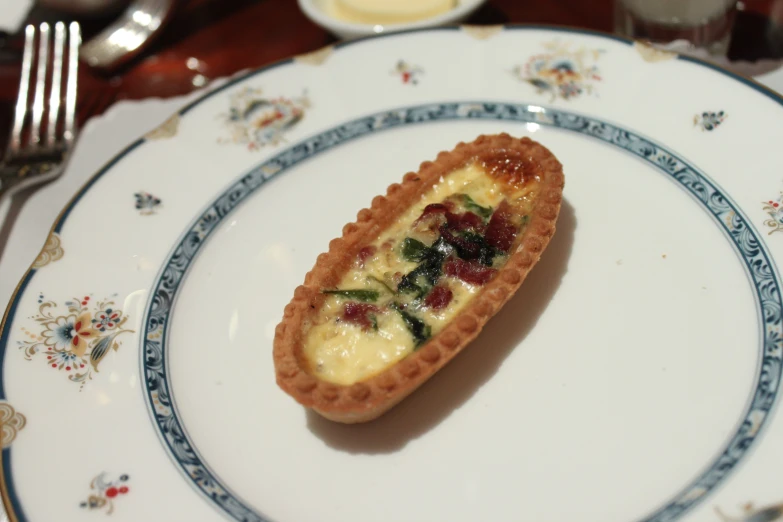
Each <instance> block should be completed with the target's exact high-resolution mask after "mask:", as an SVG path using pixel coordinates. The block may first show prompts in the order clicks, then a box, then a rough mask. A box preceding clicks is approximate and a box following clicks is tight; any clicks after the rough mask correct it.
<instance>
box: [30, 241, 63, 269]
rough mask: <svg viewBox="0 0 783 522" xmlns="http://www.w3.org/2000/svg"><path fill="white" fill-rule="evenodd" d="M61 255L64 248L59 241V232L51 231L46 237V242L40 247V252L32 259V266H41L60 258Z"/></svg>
mask: <svg viewBox="0 0 783 522" xmlns="http://www.w3.org/2000/svg"><path fill="white" fill-rule="evenodd" d="M63 255H65V250H64V249H63V246H62V242H61V241H60V234H58V233H57V232H52V233H51V234H49V237H47V238H46V243H45V244H44V246H43V248H42V249H41V253H40V254H38V257H36V258H35V261H33V268H36V269H37V268H43V267H45V266H46V265H48V264H49V263H53V262H55V261H58V260H60V259H62V257H63Z"/></svg>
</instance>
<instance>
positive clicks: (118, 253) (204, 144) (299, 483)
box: [0, 27, 783, 522]
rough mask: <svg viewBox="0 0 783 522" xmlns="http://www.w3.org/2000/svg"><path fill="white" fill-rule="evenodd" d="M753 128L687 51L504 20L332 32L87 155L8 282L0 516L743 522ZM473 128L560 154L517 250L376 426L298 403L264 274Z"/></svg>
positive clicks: (767, 499) (753, 361) (771, 345)
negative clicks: (496, 285) (501, 296)
mask: <svg viewBox="0 0 783 522" xmlns="http://www.w3.org/2000/svg"><path fill="white" fill-rule="evenodd" d="M401 61H402V62H404V63H402V64H400V62H401ZM705 113H706V114H705ZM781 116H783V110H782V109H781V99H780V98H779V97H778V96H777V95H774V94H772V93H770V92H768V91H765V90H764V89H763V88H761V87H758V86H756V85H755V84H752V83H750V82H749V81H747V80H743V79H741V78H738V77H732V76H731V75H729V74H727V73H725V72H722V71H721V70H717V69H715V68H712V67H710V66H707V65H703V64H701V63H698V62H696V61H694V60H691V59H687V58H678V57H676V56H674V55H666V54H660V53H655V52H651V51H650V50H649V49H646V48H644V47H640V46H638V45H636V46H634V45H631V44H629V43H628V42H626V41H624V40H618V39H615V38H612V37H608V36H601V35H596V34H591V33H583V32H579V31H568V30H563V29H545V28H531V27H508V28H505V29H501V28H483V29H480V30H479V29H476V28H446V29H441V30H429V31H421V32H412V33H407V34H396V35H390V36H387V37H383V38H378V39H370V40H364V41H361V42H356V43H351V44H340V45H338V48H337V49H327V50H323V51H320V52H317V53H314V54H311V55H308V56H304V57H298V58H296V59H293V60H291V61H288V62H283V63H281V64H277V65H275V66H272V67H269V68H266V69H264V70H262V71H259V72H256V73H253V74H250V75H248V76H246V77H244V78H241V79H239V80H236V81H233V82H229V83H228V84H226V85H225V86H223V87H222V88H221V89H219V90H218V91H216V92H214V93H210V94H209V95H207V96H206V97H204V98H202V99H201V100H199V101H197V102H196V103H194V104H192V105H190V106H188V107H186V108H185V109H184V110H182V111H180V113H179V114H177V115H175V116H173V117H172V118H171V119H170V120H169V121H168V122H167V123H166V124H165V125H163V126H162V127H161V128H160V129H158V130H157V131H155V132H153V133H151V134H149V135H147V136H146V137H144V138H142V139H140V140H139V141H137V142H135V143H134V144H132V145H131V146H130V147H129V148H128V149H126V150H125V151H124V152H123V153H122V154H121V155H120V156H119V157H118V158H116V159H115V160H114V161H112V162H111V163H110V164H109V165H107V166H106V167H105V168H104V169H102V170H101V171H100V172H99V173H98V174H97V175H96V176H95V177H94V178H93V179H92V180H91V181H90V182H89V183H88V184H87V185H86V186H85V187H84V188H83V189H82V190H81V191H80V192H79V193H78V194H77V195H76V197H75V198H74V200H73V201H72V202H71V203H70V204H69V205H68V206H67V207H66V209H65V210H64V212H63V213H62V215H61V216H60V218H59V219H58V221H57V223H56V224H55V225H54V227H53V232H52V234H51V236H50V239H49V242H48V244H47V246H46V247H45V248H44V250H43V251H42V253H41V256H40V257H39V259H38V260H37V261H36V264H35V265H34V267H33V268H32V269H31V271H30V272H29V273H28V274H27V275H26V276H25V278H24V279H23V281H22V282H21V284H20V287H19V289H18V291H17V292H16V294H15V296H14V298H13V300H12V302H11V304H10V306H9V308H8V311H7V314H6V318H5V321H4V326H3V330H2V336H1V337H0V347H2V354H3V371H2V393H3V395H2V398H3V402H2V403H0V419H2V422H3V426H2V427H3V430H2V442H3V447H4V449H3V451H2V471H3V473H2V484H0V486H2V494H3V500H4V503H5V506H6V508H7V509H8V510H9V512H10V514H11V517H12V519H16V520H31V521H49V520H92V519H94V518H95V517H96V516H98V517H100V516H101V514H99V513H95V512H96V511H102V512H104V513H110V514H111V517H112V518H113V519H114V520H127V521H135V520H161V521H172V520H177V521H178V520H183V521H184V520H188V521H192V520H220V519H221V518H228V519H236V520H275V521H280V522H291V521H295V522H302V521H319V522H321V521H323V522H327V521H386V520H389V521H399V520H405V521H438V520H449V521H461V520H525V521H528V520H529V521H536V522H543V521H550V520H551V521H558V522H561V521H563V520H580V521H605V520H645V521H663V520H675V519H683V520H685V519H687V520H703V521H711V520H721V515H720V514H719V513H718V512H716V509H721V510H722V511H723V512H724V513H725V514H726V515H727V516H733V517H736V518H737V519H739V520H748V521H750V520H753V521H755V520H775V517H780V516H781V513H783V511H781V509H783V508H781V507H770V506H774V505H776V503H777V504H779V503H781V502H783V493H781V491H780V488H779V484H780V481H779V469H780V467H781V465H783V448H781V446H780V445H779V444H777V443H776V441H777V440H780V438H781V436H783V422H781V420H780V416H779V415H778V416H776V415H775V403H776V398H777V394H778V387H779V384H780V363H781V351H782V349H783V346H781V344H782V341H781V339H783V319H782V318H781V308H783V307H781V295H780V290H779V286H780V283H779V275H778V260H779V259H780V256H781V255H783V211H780V210H779V209H780V208H781V207H780V206H781V204H783V192H782V191H781V189H782V188H783V179H781V175H780V172H781V171H783V170H782V169H781V167H783V155H781V152H780V150H779V146H777V141H779V140H778V138H779V136H781V132H782V131H783V117H781ZM500 131H507V132H510V133H513V134H516V135H527V136H531V137H532V138H534V139H536V140H538V141H540V142H541V143H543V144H544V145H546V146H547V147H549V148H550V149H551V150H552V151H553V152H554V153H555V154H556V155H557V156H558V157H559V159H560V160H561V161H562V163H563V165H564V167H565V172H566V189H565V201H564V205H563V210H562V212H561V216H560V218H559V222H558V232H557V234H556V235H555V238H554V239H553V242H552V244H551V245H550V247H549V249H548V250H547V251H546V253H545V254H544V257H543V258H542V261H541V264H539V266H537V267H536V268H535V270H534V271H533V272H532V274H531V277H530V279H529V280H528V281H527V282H526V283H525V284H524V285H523V287H522V289H521V290H520V292H519V293H518V295H517V296H516V297H515V298H514V299H513V300H512V301H511V302H509V304H508V305H507V306H506V307H505V308H504V309H503V310H502V312H501V313H500V314H498V316H497V317H495V318H494V319H493V320H492V321H491V323H490V324H489V326H488V327H487V330H486V331H485V333H484V334H482V335H481V337H480V338H479V339H478V340H477V341H476V342H474V343H473V345H472V346H471V347H470V348H469V349H468V350H467V351H466V352H465V353H463V354H462V355H460V357H458V358H457V359H456V360H455V361H454V362H453V363H452V364H451V365H449V366H448V367H447V368H445V369H444V370H443V371H441V372H440V373H439V374H438V375H437V376H436V377H435V378H434V379H433V380H432V381H431V382H430V383H428V384H427V385H426V386H425V387H423V388H422V389H421V390H419V391H418V392H416V394H414V395H413V396H411V397H410V398H409V399H408V400H406V401H405V402H404V403H402V404H401V405H399V406H398V407H396V408H395V409H394V410H392V411H391V412H390V413H388V414H387V415H385V416H384V417H382V418H381V419H379V420H378V421H377V422H373V423H370V424H367V425H362V426H342V425H335V424H332V423H330V422H328V421H325V420H322V419H320V418H318V417H316V416H313V415H309V414H306V413H305V411H304V410H303V409H302V408H300V407H299V406H298V405H296V404H295V403H294V402H293V401H292V400H291V399H290V398H289V397H288V396H286V395H285V394H284V393H283V392H282V391H280V390H279V389H278V388H277V387H276V385H275V383H274V373H273V369H272V358H271V339H272V336H273V328H274V326H275V325H276V323H277V322H278V321H279V319H280V317H281V316H282V308H283V306H284V305H285V303H286V302H287V301H288V300H289V298H290V296H291V294H292V292H293V289H294V288H295V286H296V285H298V284H299V283H300V282H301V281H302V279H303V277H304V274H305V273H306V271H307V270H309V269H310V268H311V266H312V264H313V263H314V260H315V257H316V256H317V254H318V253H319V252H321V251H323V250H324V249H325V248H326V246H327V244H328V242H329V240H330V239H331V238H332V237H334V236H336V235H338V234H339V232H340V230H341V228H342V225H343V224H344V223H346V222H348V221H351V220H352V219H353V217H354V216H355V212H356V211H357V210H358V209H360V208H362V207H363V206H366V205H367V204H368V203H369V202H370V200H371V199H372V197H373V196H374V195H375V194H378V193H380V192H382V191H383V190H384V189H385V187H386V186H387V185H388V184H389V183H392V182H394V181H397V180H399V179H401V177H402V175H403V174H404V173H405V172H407V171H409V170H413V169H415V168H416V167H417V166H418V164H419V162H421V161H423V160H428V159H432V158H433V157H434V156H435V155H436V154H437V152H438V151H440V150H442V149H450V148H452V147H453V146H454V145H455V144H456V143H457V142H458V141H463V140H464V141H467V140H471V139H473V138H475V137H476V136H477V135H478V134H480V133H494V132H500ZM109 309H110V310H111V311H108V310H109ZM115 314H116V317H113V316H114V315H115ZM80 320H81V323H82V324H80V325H77V323H78V322H80ZM93 320H95V321H97V322H95V323H93ZM86 325H89V326H86ZM77 326H78V328H76V327H77ZM101 328H103V330H101ZM74 340H75V342H74ZM49 348H52V349H51V350H49ZM52 365H54V366H52ZM750 502H752V503H753V505H752V506H749V507H748V506H746V504H748V503H750ZM764 510H766V511H764ZM754 513H755V515H754ZM753 516H756V517H757V518H751V517H753ZM764 516H766V517H767V518H763V517H764Z"/></svg>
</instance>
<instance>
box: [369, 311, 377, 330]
mask: <svg viewBox="0 0 783 522" xmlns="http://www.w3.org/2000/svg"><path fill="white" fill-rule="evenodd" d="M369 317H370V323H372V329H373V330H375V331H376V332H377V331H378V318H377V317H375V314H370V315H369Z"/></svg>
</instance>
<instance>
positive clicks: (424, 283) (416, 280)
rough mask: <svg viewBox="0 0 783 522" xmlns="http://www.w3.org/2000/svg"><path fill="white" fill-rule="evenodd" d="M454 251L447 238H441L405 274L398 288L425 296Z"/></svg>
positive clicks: (401, 290)
mask: <svg viewBox="0 0 783 522" xmlns="http://www.w3.org/2000/svg"><path fill="white" fill-rule="evenodd" d="M453 251H454V247H452V246H451V245H449V244H448V243H447V242H446V240H445V239H443V238H442V237H441V238H439V239H438V240H437V241H436V242H435V244H433V245H432V246H431V247H430V248H428V249H427V250H426V252H425V254H424V257H423V258H422V262H421V264H420V265H419V266H417V267H416V268H414V269H413V270H412V271H410V272H408V273H407V274H406V275H404V276H403V278H402V281H400V284H399V285H397V289H398V290H399V291H400V292H406V293H415V294H417V296H418V297H424V296H425V295H427V293H428V292H429V291H430V289H431V288H432V287H433V286H435V284H436V283H437V282H438V278H439V277H440V276H441V274H442V273H443V261H444V260H445V259H446V258H447V257H448V256H449V255H450V254H451V253H452V252H453Z"/></svg>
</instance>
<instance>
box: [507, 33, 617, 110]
mask: <svg viewBox="0 0 783 522" xmlns="http://www.w3.org/2000/svg"><path fill="white" fill-rule="evenodd" d="M543 47H544V48H545V49H546V50H547V52H545V53H542V54H537V55H535V56H531V57H530V59H528V61H527V63H525V65H518V66H516V67H514V69H513V71H512V73H513V74H514V76H516V77H517V78H518V79H519V80H521V81H524V82H527V83H529V84H530V85H532V86H533V87H535V88H536V91H537V92H538V93H539V94H549V96H550V99H551V100H552V101H554V100H555V99H556V98H561V99H563V100H570V99H572V98H578V97H579V96H581V95H582V94H585V93H586V94H592V93H593V92H594V88H593V87H594V84H595V83H596V82H600V81H601V75H600V71H599V69H598V66H597V65H596V61H597V60H598V58H599V57H600V56H601V54H602V53H603V51H602V50H598V49H592V50H591V49H585V48H584V47H580V48H578V49H576V50H571V49H570V46H569V45H568V44H565V43H561V42H549V43H545V44H543Z"/></svg>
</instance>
